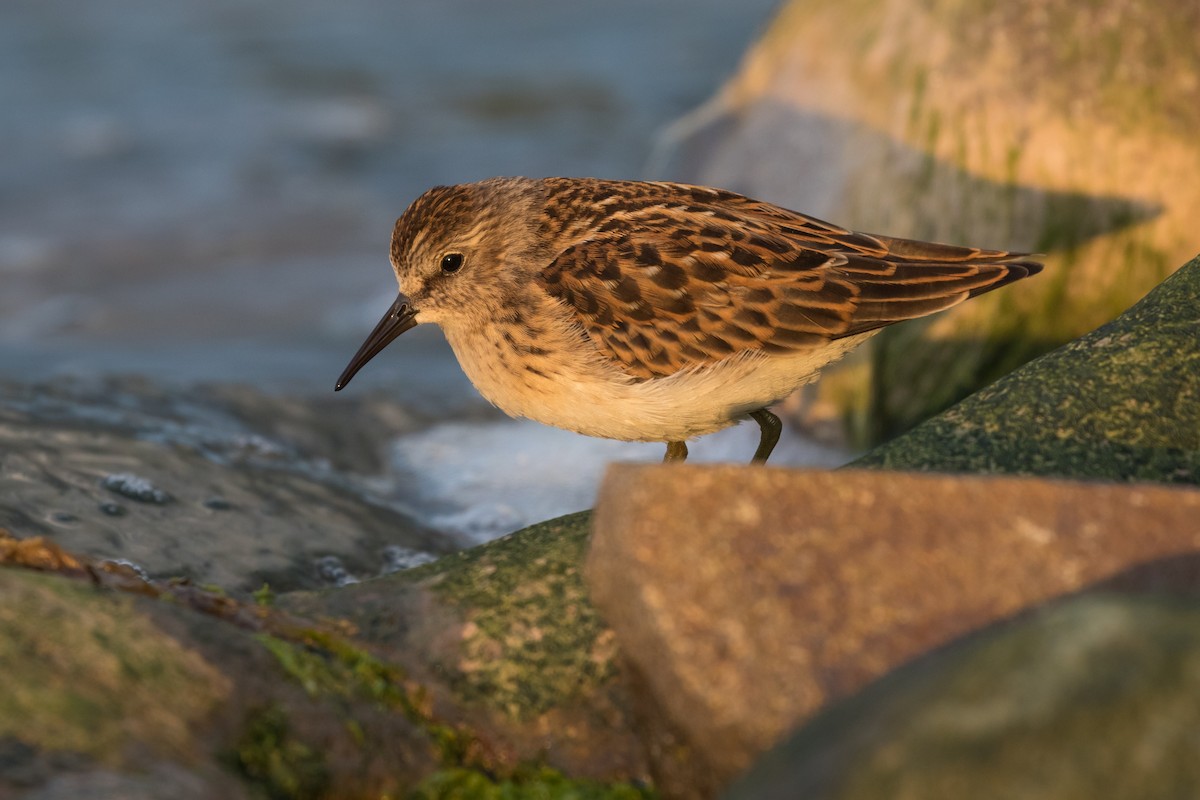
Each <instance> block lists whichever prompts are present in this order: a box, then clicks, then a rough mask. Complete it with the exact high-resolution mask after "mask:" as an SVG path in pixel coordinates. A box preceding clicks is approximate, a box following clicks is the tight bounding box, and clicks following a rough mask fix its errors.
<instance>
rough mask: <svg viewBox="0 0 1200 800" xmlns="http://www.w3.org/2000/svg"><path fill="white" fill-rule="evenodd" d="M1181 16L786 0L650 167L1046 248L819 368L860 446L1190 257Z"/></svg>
mask: <svg viewBox="0 0 1200 800" xmlns="http://www.w3.org/2000/svg"><path fill="white" fill-rule="evenodd" d="M1198 26H1200V7H1198V6H1197V5H1196V4H1195V3H1194V2H1192V0H1164V2H1161V3H1155V4H1152V5H1151V4H1145V3H1137V2H1133V1H1132V0H1120V1H1119V2H1116V3H1109V4H1106V5H1104V6H1103V8H1101V7H1100V6H1094V5H1090V4H1080V3H1076V2H1072V1H1071V0H1018V2H1013V3H1003V4H993V5H989V6H987V7H981V6H978V5H973V4H970V3H958V2H935V3H927V2H921V0H865V1H864V2H859V3H853V4H845V3H843V4H828V5H824V6H821V7H814V6H813V4H812V3H809V2H803V0H793V1H792V2H790V3H787V4H785V5H784V7H783V9H782V11H781V13H780V14H779V16H778V17H777V18H776V20H775V21H774V23H773V24H772V25H771V26H770V28H769V29H768V30H767V32H766V33H765V35H764V36H763V37H762V39H761V40H760V41H759V42H758V43H757V44H756V45H755V46H754V47H753V48H752V49H751V51H750V52H749V53H748V54H747V55H746V57H745V59H744V61H743V65H742V68H741V69H740V71H739V73H738V75H737V76H736V77H735V78H734V79H733V80H731V81H730V82H729V83H728V84H727V86H726V87H725V88H724V89H723V90H722V91H721V92H720V94H719V95H718V96H717V97H715V98H714V99H713V100H712V101H711V102H710V103H708V104H706V105H705V106H704V107H703V108H701V109H699V110H698V111H697V112H696V113H694V114H692V115H690V116H689V117H687V118H685V119H683V120H681V121H680V122H679V123H678V124H676V125H675V126H673V129H672V130H671V131H670V132H669V133H668V135H667V137H666V140H665V143H664V146H663V148H662V153H661V154H660V155H661V156H662V157H660V158H659V159H657V161H658V166H657V167H655V168H654V170H653V171H654V172H655V173H656V174H657V175H658V176H663V177H670V178H672V179H676V180H688V181H692V182H697V183H708V184H714V185H719V186H726V187H728V188H731V189H735V190H739V191H743V192H745V193H747V194H750V195H752V196H757V197H761V198H763V199H765V200H771V201H774V202H777V203H780V204H782V205H784V206H787V207H789V208H795V209H798V210H801V211H805V212H808V213H811V214H814V215H816V216H818V217H823V218H826V219H830V220H831V221H834V222H837V223H838V224H842V225H847V226H850V227H853V228H856V229H858V230H866V231H876V232H879V233H886V234H891V235H896V236H908V237H913V238H920V239H932V240H935V241H948V242H954V243H958V244H970V245H977V246H981V247H993V248H1002V249H1012V250H1022V251H1031V252H1040V253H1047V254H1048V257H1047V259H1046V265H1047V266H1046V270H1045V272H1044V273H1043V274H1041V275H1039V276H1038V277H1037V278H1035V279H1034V280H1030V281H1028V282H1024V283H1022V284H1020V285H1018V286H1014V287H1011V288H1009V289H1006V290H1004V291H1003V292H998V293H996V294H995V295H993V296H990V297H986V298H981V299H979V300H973V301H971V302H970V303H966V304H964V305H963V306H961V307H959V308H958V309H955V310H954V311H952V312H950V313H948V314H943V315H938V316H937V317H935V318H932V319H929V320H925V321H920V322H915V323H911V324H905V325H902V326H896V327H894V328H891V329H889V330H888V331H886V332H884V333H883V334H881V335H880V336H878V337H876V338H875V339H874V340H873V341H872V342H871V343H869V344H868V345H867V346H866V347H865V348H864V349H863V351H862V352H861V355H860V356H859V357H858V358H851V359H850V360H848V361H847V362H846V363H845V364H844V365H842V366H841V367H840V368H838V369H835V370H831V371H827V376H826V378H825V379H824V380H823V381H822V383H821V384H820V385H819V387H818V388H817V389H816V390H815V398H816V400H815V402H816V404H817V405H819V406H824V407H828V408H831V409H832V412H830V413H832V415H834V416H835V417H836V418H837V419H838V420H839V421H842V420H848V424H849V427H850V428H851V433H852V434H853V435H854V437H855V441H856V442H857V443H859V444H867V443H873V442H877V441H880V440H882V439H883V438H886V437H888V436H892V435H895V434H897V433H899V432H901V431H903V430H906V429H907V428H910V427H911V426H912V425H913V424H915V423H916V422H919V421H920V420H922V419H925V418H927V417H928V416H929V415H930V414H932V413H935V412H937V411H940V410H942V409H944V408H946V407H948V406H949V405H950V404H952V403H953V402H956V401H957V400H959V399H961V398H963V397H965V396H966V395H967V394H969V393H970V392H972V391H974V390H976V389H978V388H979V387H981V386H983V385H985V384H987V383H989V382H991V381H993V380H995V379H997V378H998V377H1000V376H1002V375H1004V374H1006V373H1007V372H1009V371H1011V370H1012V369H1013V368H1015V367H1016V366H1019V365H1020V364H1021V363H1023V362H1024V361H1027V360H1029V359H1030V358H1032V357H1035V356H1037V355H1039V354H1041V353H1044V352H1047V351H1048V350H1050V349H1052V348H1053V347H1055V346H1057V345H1059V344H1061V343H1063V342H1066V341H1070V340H1071V339H1074V338H1075V337H1077V336H1079V335H1081V334H1083V333H1084V332H1086V331H1089V330H1091V329H1092V328H1095V327H1096V326H1097V325H1100V324H1102V323H1103V322H1105V321H1107V320H1108V319H1111V318H1112V317H1113V316H1115V315H1116V314H1117V313H1119V312H1120V311H1122V310H1123V309H1125V308H1126V307H1128V306H1129V305H1130V304H1131V303H1132V302H1134V301H1135V300H1136V299H1137V298H1139V297H1140V296H1141V295H1142V294H1144V293H1145V292H1146V291H1147V290H1149V289H1150V288H1151V287H1152V286H1153V285H1154V284H1156V283H1158V282H1159V281H1161V280H1162V279H1163V278H1164V277H1166V275H1167V274H1169V272H1170V271H1171V270H1172V269H1173V268H1174V267H1175V266H1176V265H1178V264H1180V263H1182V262H1183V261H1184V260H1185V259H1187V258H1189V257H1190V256H1192V255H1193V254H1194V252H1195V247H1196V243H1195V236H1194V228H1195V220H1196V219H1197V218H1198V217H1200V185H1198V184H1197V183H1196V182H1195V181H1186V180H1182V181H1181V180H1180V179H1179V176H1181V175H1194V174H1197V172H1198V171H1200V139H1198V138H1197V137H1196V135H1195V132H1196V130H1197V129H1198V128H1200V111H1197V109H1198V108H1200V105H1198V104H1196V103H1195V102H1194V87H1196V86H1197V85H1200V49H1197V48H1196V47H1195V46H1194V41H1193V40H1194V36H1193V32H1194V30H1196V29H1197V27H1198ZM1081 42H1092V43H1097V42H1103V43H1104V44H1103V47H1092V48H1089V47H1083V48H1081V47H1080V46H1079V45H1080V43H1081ZM1085 53H1086V56H1085V55H1084V54H1085ZM1184 87H1191V88H1184ZM1068 154H1069V155H1068Z"/></svg>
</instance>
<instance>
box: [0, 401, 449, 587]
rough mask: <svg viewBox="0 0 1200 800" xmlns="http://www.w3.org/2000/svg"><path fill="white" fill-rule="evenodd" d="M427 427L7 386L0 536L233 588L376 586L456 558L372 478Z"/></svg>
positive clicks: (251, 406) (335, 413)
mask: <svg viewBox="0 0 1200 800" xmlns="http://www.w3.org/2000/svg"><path fill="white" fill-rule="evenodd" d="M339 400H340V398H339ZM420 422H421V420H420V419H419V418H415V417H413V416H412V415H411V414H407V413H405V412H402V411H401V410H400V409H399V408H398V407H397V406H394V405H392V404H390V403H387V402H385V401H382V400H377V399H376V400H372V399H361V400H360V399H353V400H352V399H346V400H345V401H343V402H340V403H338V404H337V405H336V406H334V405H333V404H332V403H330V402H328V401H322V400H316V399H310V398H305V397H294V398H293V397H287V396H283V395H266V394H262V393H259V392H256V391H254V390H251V389H241V388H236V387H223V388H209V389H206V388H203V387H192V388H190V389H189V390H187V391H180V390H178V389H173V388H171V387H167V386H164V385H160V384H156V383H151V382H148V381H142V380H137V379H121V378H111V379H105V380H102V381H94V382H93V381H59V382H54V383H47V384H39V385H32V386H31V385H17V384H0V526H4V527H7V528H9V529H11V530H12V531H14V532H16V533H18V534H19V535H21V536H43V535H44V536H52V537H53V538H54V540H55V541H57V542H58V543H59V544H61V545H63V546H64V547H67V548H69V549H71V550H73V551H76V552H79V553H82V554H86V555H89V556H95V557H100V558H109V559H117V560H123V561H128V562H131V563H133V564H136V565H138V566H139V567H140V568H142V569H144V570H146V571H147V572H148V573H149V574H151V575H153V576H157V577H170V576H178V577H186V578H190V579H192V580H194V581H197V582H200V583H213V584H217V585H220V586H223V587H225V588H228V589H240V590H252V589H257V588H258V587H260V586H261V585H262V584H263V583H264V582H267V583H270V584H271V585H272V586H273V587H275V588H276V589H284V590H286V589H291V588H300V587H315V586H319V585H322V584H323V583H328V582H335V583H336V582H337V579H336V577H334V578H331V577H330V574H331V572H332V573H337V575H338V576H340V577H341V578H342V581H343V582H345V581H346V580H348V579H354V578H356V577H362V576H371V575H378V574H380V573H381V572H383V571H385V570H387V569H389V568H392V567H394V566H395V565H397V564H401V563H405V562H406V561H407V562H411V561H412V560H413V559H416V560H420V559H421V558H422V557H423V554H424V557H428V556H429V555H430V554H441V553H445V552H448V551H449V550H451V549H453V547H454V545H453V543H452V542H450V541H449V540H447V539H446V538H445V537H442V536H438V535H437V534H435V533H434V532H432V531H429V530H427V529H425V528H424V527H423V526H421V525H420V524H418V523H416V522H415V521H413V520H412V519H411V518H409V517H407V516H406V515H405V514H404V513H403V511H401V510H399V509H398V508H397V507H396V506H395V503H394V502H393V501H392V498H390V497H389V496H388V495H387V494H386V492H380V491H376V490H375V488H374V486H373V484H372V482H371V480H370V478H371V476H373V475H377V474H378V473H379V472H380V471H382V470H383V468H384V467H383V465H382V464H381V461H380V458H381V450H382V448H381V447H380V443H381V442H385V441H387V440H388V439H389V438H390V437H393V436H396V435H397V434H399V433H401V432H403V431H405V430H408V429H411V428H413V427H415V426H416V425H418V424H420ZM322 564H324V565H326V566H325V568H324V569H322Z"/></svg>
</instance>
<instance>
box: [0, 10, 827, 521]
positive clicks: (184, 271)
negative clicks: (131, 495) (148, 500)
mask: <svg viewBox="0 0 1200 800" xmlns="http://www.w3.org/2000/svg"><path fill="white" fill-rule="evenodd" d="M774 5H775V2H774V0H742V2H738V3H729V2H724V0H652V1H648V0H588V1H587V2H573V3H560V2H548V1H546V0H515V2H507V3H503V4H497V3H492V2H486V1H485V0H407V1H405V2H399V1H395V0H394V1H393V2H381V1H380V0H347V1H346V2H339V3H333V2H317V0H291V1H290V2H286V3H285V2H280V1H279V0H270V1H266V0H254V1H252V2H247V0H204V2H194V3H159V2H151V0H110V2H106V3H102V4H100V3H86V2H79V1H78V0H6V2H5V3H4V4H3V6H2V7H0V115H2V116H0V148H2V150H3V152H4V158H3V159H0V285H2V287H3V290H2V291H0V379H2V380H7V381H9V382H15V383H17V384H18V385H23V386H37V385H41V384H42V383H44V382H46V381H60V382H61V381H62V380H63V379H64V378H65V379H69V380H71V381H76V382H78V381H84V382H90V384H89V385H90V386H91V387H92V389H90V390H89V391H88V392H84V393H81V394H77V395H71V394H70V393H67V394H62V393H59V394H58V395H57V397H56V400H55V402H56V403H57V404H58V405H56V406H55V409H56V410H55V412H54V413H55V414H61V413H66V412H63V410H62V405H63V403H64V402H65V403H67V404H68V406H69V405H70V403H71V402H76V403H77V405H78V406H79V407H77V408H73V409H70V408H68V411H69V414H68V415H70V414H74V417H73V419H76V420H77V422H78V424H80V425H83V426H85V427H86V426H87V425H91V424H93V423H94V421H95V419H96V418H97V416H96V414H95V411H94V408H91V409H89V408H88V407H86V406H88V405H89V404H90V403H91V402H92V400H89V399H87V398H88V397H90V398H95V397H97V396H115V395H117V394H120V393H122V392H123V391H124V390H125V389H126V388H127V386H128V385H129V384H128V381H129V380H132V378H129V377H127V376H143V377H144V378H148V379H149V381H150V382H151V383H153V384H154V385H155V386H156V387H167V388H166V389H162V391H166V392H168V393H170V392H175V393H177V394H179V395H182V396H186V395H187V393H188V391H189V389H188V387H190V386H193V385H195V384H197V383H201V382H202V383H206V384H243V385H249V386H252V387H254V388H255V389H257V390H263V391H266V392H268V393H274V394H276V395H288V396H291V397H309V396H312V397H321V396H325V395H326V394H327V393H329V392H331V391H332V387H333V383H334V380H335V378H336V377H337V375H338V374H339V372H340V371H341V369H342V367H343V366H344V365H345V363H346V361H347V360H348V359H349V357H350V355H351V354H352V353H353V352H354V350H355V349H356V348H357V346H358V344H359V343H360V341H361V340H362V338H363V337H364V335H365V334H366V332H367V331H368V330H370V328H371V327H372V325H373V324H374V323H375V321H376V320H377V319H378V317H379V315H380V314H381V313H382V312H383V310H384V309H385V308H386V307H387V305H388V304H389V303H390V301H391V298H392V297H393V295H394V292H395V285H394V281H393V278H392V275H391V271H390V268H389V265H388V262H387V250H388V238H389V234H390V230H391V225H392V223H393V221H394V219H395V217H396V216H398V215H399V213H400V212H401V211H403V209H404V208H405V206H406V205H407V204H408V203H409V202H410V201H411V200H412V199H413V198H414V197H415V196H417V195H418V194H419V193H420V192H422V191H423V190H424V189H426V188H428V187H429V186H431V185H435V184H444V183H456V182H461V181H470V180H476V179H481V178H485V177H489V176H492V175H515V174H522V175H531V176H541V175H592V176H603V177H620V178H629V177H641V176H642V173H643V168H644V165H645V163H646V159H647V157H648V156H649V154H650V152H651V149H652V147H653V142H654V137H655V134H656V132H657V131H659V130H660V129H661V128H662V127H663V126H665V125H666V124H668V123H669V122H670V121H671V120H672V119H674V118H676V117H678V116H679V115H681V114H683V113H684V112H686V111H687V110H689V109H690V108H692V107H694V106H696V105H697V104H699V103H701V102H702V101H703V100H705V98H707V97H708V96H710V95H711V94H712V93H713V91H714V90H715V89H716V88H717V87H718V86H719V85H720V83H721V82H722V80H723V79H724V78H725V77H726V76H728V75H729V74H731V73H732V71H733V70H734V69H735V68H736V66H737V64H738V60H739V57H740V55H741V54H742V52H743V51H744V50H745V48H746V47H747V46H748V45H749V44H750V43H751V41H752V40H753V38H754V35H755V34H756V32H758V31H759V30H760V29H761V28H762V26H763V25H764V24H765V23H766V22H767V20H768V19H769V17H770V14H771V12H772V10H773V7H774ZM138 385H143V384H138ZM96 386H101V387H102V389H103V390H102V391H99V392H98V391H97V390H96V388H95V387H96ZM348 393H356V394H357V395H358V396H360V397H361V396H365V395H369V394H371V393H374V394H376V395H386V397H387V398H388V399H390V400H391V401H394V402H395V403H397V404H399V405H400V406H401V407H403V408H406V409H413V410H418V411H420V412H421V413H422V414H424V415H426V416H425V418H426V419H428V420H430V422H429V424H428V425H427V426H425V427H424V428H423V429H422V430H420V431H416V432H413V433H411V434H409V435H408V436H407V437H406V438H405V439H403V440H401V441H398V442H395V443H382V447H383V449H384V451H385V459H384V460H385V461H386V462H388V467H387V468H386V469H385V470H384V472H385V475H383V476H376V478H375V482H374V484H373V490H374V491H375V494H376V496H377V497H387V498H390V501H392V502H394V503H395V504H397V505H398V506H400V507H402V508H403V509H404V510H405V511H406V512H408V513H412V514H415V515H416V516H417V517H418V518H421V519H422V520H423V521H424V522H426V523H428V524H431V525H433V526H435V527H439V528H441V529H445V530H447V531H449V532H451V533H456V534H459V535H460V538H461V537H462V536H465V537H466V538H468V539H470V540H476V539H480V538H487V537H489V536H493V535H497V534H498V533H503V532H505V531H507V530H511V529H514V528H515V527H518V526H520V525H522V524H526V523H528V522H531V521H535V520H537V519H540V518H544V517H546V516H549V515H551V514H554V513H561V512H565V511H570V510H574V509H576V508H581V507H584V506H586V505H588V504H589V502H590V500H591V497H592V493H593V491H594V488H595V483H596V481H597V480H598V476H599V474H600V472H601V470H602V468H603V465H604V464H605V463H606V462H608V461H610V460H613V459H618V458H620V459H658V458H660V457H661V451H662V447H661V445H644V444H639V445H629V444H622V443H613V442H600V441H596V440H590V439H584V438H582V437H578V436H576V435H574V434H569V433H565V432H560V431H550V430H546V429H541V428H540V427H539V426H536V425H532V424H523V423H518V422H509V421H507V420H504V419H503V418H502V417H500V415H498V414H497V413H495V412H489V411H488V407H486V404H484V403H483V401H482V400H481V399H480V398H479V397H478V396H477V395H476V394H475V393H474V391H473V389H472V388H471V387H470V385H469V383H468V382H467V381H466V379H465V378H464V377H463V376H462V374H461V372H460V371H459V369H458V367H457V365H456V363H455V362H454V359H453V357H452V354H451V353H450V351H449V349H448V348H447V347H446V345H445V343H444V341H443V340H442V338H441V336H440V334H439V333H438V332H437V331H436V330H432V329H430V328H429V327H423V328H421V329H418V330H416V331H414V332H412V333H410V334H408V335H406V336H405V337H404V339H403V340H401V341H399V342H397V343H396V344H395V345H393V346H392V347H391V348H389V350H388V351H387V353H386V354H385V355H384V356H383V357H382V358H380V359H377V360H375V361H374V362H373V363H372V364H371V365H370V367H368V368H367V369H366V370H365V371H364V372H363V373H362V374H361V375H360V376H359V377H358V378H356V380H355V382H354V384H353V386H352V387H351V389H350V390H349V391H348V392H347V393H343V395H341V396H339V397H342V396H344V395H345V394H348ZM64 397H66V398H67V399H66V400H64ZM70 397H77V398H78V399H77V400H76V401H71V400H70V399H69V398H70ZM26 400H28V398H26ZM138 402H141V401H135V400H128V401H125V400H122V401H120V402H116V403H115V405H114V407H117V406H122V405H124V406H126V407H133V406H134V405H137V403H138ZM26 406H27V407H29V408H36V404H34V405H30V404H29V403H28V402H27V403H26ZM336 407H337V406H336V405H334V406H333V408H336ZM171 413H172V414H175V415H176V416H177V417H178V418H179V419H178V420H177V422H178V423H179V424H180V425H183V426H184V427H187V426H189V425H191V426H192V427H195V426H197V425H203V424H205V423H204V420H203V419H200V418H199V417H202V416H203V414H199V412H191V411H188V410H187V408H182V409H181V408H180V407H178V405H177V404H176V406H173V411H172V412H171ZM205 413H208V412H205ZM189 414H193V415H194V416H197V418H196V419H189V418H188V416H189ZM172 419H173V420H175V417H173V418H172ZM464 420H465V421H464ZM139 424H141V423H139ZM154 424H155V425H157V424H158V423H157V422H155V423H154ZM172 424H173V425H175V424H176V422H172ZM751 427H753V426H751ZM756 436H757V432H756V430H749V429H746V430H742V429H739V430H735V431H731V432H727V433H725V434H721V435H718V436H717V437H715V438H714V439H713V440H712V441H711V443H706V445H705V446H702V447H696V448H693V450H694V453H695V455H696V457H697V458H699V459H706V458H707V459H709V460H712V459H718V458H736V459H738V460H740V459H741V458H742V457H743V456H748V455H749V453H751V452H752V451H753V447H754V442H755V440H756ZM47 446H49V443H47ZM822 459H824V460H826V461H829V460H831V459H836V455H831V454H829V453H827V452H825V451H821V450H819V449H815V448H813V447H812V446H810V445H808V444H807V443H806V442H804V441H802V440H799V439H798V438H796V437H792V438H791V439H789V440H786V441H785V442H784V444H783V446H782V448H781V451H780V452H779V454H778V456H777V460H778V461H779V462H781V463H787V462H791V463H797V462H812V461H814V460H815V461H820V460H822Z"/></svg>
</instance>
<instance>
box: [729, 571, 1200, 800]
mask: <svg viewBox="0 0 1200 800" xmlns="http://www.w3.org/2000/svg"><path fill="white" fill-rule="evenodd" d="M1197 659H1200V605H1197V603H1196V601H1195V600H1194V599H1190V600H1183V599H1177V598H1163V597H1157V598H1155V597H1133V596H1115V595H1107V594H1096V595H1086V596H1083V597H1075V598H1071V599H1068V600H1066V601H1062V602H1060V603H1058V604H1056V605H1054V606H1050V607H1047V608H1044V609H1042V610H1040V611H1038V612H1036V613H1034V614H1032V615H1030V616H1028V617H1026V618H1024V619H1021V620H1019V621H1017V622H1016V623H1010V624H1006V625H1001V626H998V627H997V628H994V629H991V630H988V631H985V632H983V633H980V634H975V635H972V636H970V637H968V638H966V639H964V640H960V641H959V642H957V643H955V644H953V645H950V646H948V647H947V648H943V649H941V650H939V651H936V652H934V653H932V654H929V655H927V656H925V657H923V658H920V659H918V660H917V661H915V662H913V663H911V664H909V665H907V666H905V667H902V668H900V669H899V670H896V671H895V672H892V673H890V674H888V675H887V676H885V677H884V678H882V679H880V680H879V681H876V682H875V683H873V684H871V685H870V686H868V687H867V688H865V689H864V690H862V691H861V692H859V693H858V694H856V695H854V696H852V697H850V698H849V699H847V700H845V701H843V702H841V703H837V704H835V705H833V706H831V707H830V708H829V709H827V710H826V711H824V712H822V713H821V714H820V715H818V716H817V717H816V718H815V719H814V720H813V721H811V722H810V723H808V724H807V725H805V726H803V727H802V728H800V729H799V730H798V731H797V732H796V733H794V734H793V735H792V736H791V737H789V738H788V739H787V740H785V741H784V742H783V743H782V744H780V745H779V746H778V747H776V748H775V749H774V750H772V751H771V752H769V753H768V754H767V755H765V756H764V757H763V758H762V759H761V760H760V761H759V762H758V763H757V764H756V765H755V766H754V767H753V768H752V769H751V770H750V772H749V773H748V774H747V775H746V776H744V777H743V778H742V779H741V780H739V781H738V782H737V783H736V784H735V785H734V786H733V787H732V788H731V789H730V790H729V791H728V792H727V793H726V794H725V795H724V796H725V797H726V798H727V800H785V798H789V799H790V798H795V797H804V798H811V799H812V800H825V799H826V798H828V799H829V800H832V798H838V800H877V799H878V800H882V798H888V800H918V798H919V799H921V800H925V798H958V797H970V798H981V800H992V799H993V798H994V799H995V800H999V798H1010V797H1021V798H1025V799H1026V800H1063V799H1064V798H1092V797H1104V798H1110V800H1125V799H1126V798H1128V799H1129V800H1134V798H1138V799H1139V800H1140V798H1148V797H1157V798H1162V797H1188V796H1190V795H1191V794H1192V793H1193V791H1194V789H1195V787H1196V785H1197V783H1198V782H1200V760H1197V759H1196V758H1195V745H1194V731H1195V730H1196V727H1197V725H1200V704H1197V703H1196V702H1195V698H1196V696H1197V693H1198V692H1200V672H1197V671H1196V670H1195V669H1194V666H1193V665H1194V664H1195V663H1196V661H1197Z"/></svg>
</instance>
